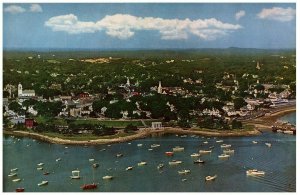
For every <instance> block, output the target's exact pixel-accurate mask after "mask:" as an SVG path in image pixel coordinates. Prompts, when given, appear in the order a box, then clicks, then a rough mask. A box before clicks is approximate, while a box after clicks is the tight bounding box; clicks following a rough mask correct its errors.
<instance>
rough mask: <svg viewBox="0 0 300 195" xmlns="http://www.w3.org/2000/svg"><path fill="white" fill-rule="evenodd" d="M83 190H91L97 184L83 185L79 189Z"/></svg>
mask: <svg viewBox="0 0 300 195" xmlns="http://www.w3.org/2000/svg"><path fill="white" fill-rule="evenodd" d="M80 188H81V189H83V190H91V189H95V188H97V184H95V183H92V184H84V185H83V186H81V187H80Z"/></svg>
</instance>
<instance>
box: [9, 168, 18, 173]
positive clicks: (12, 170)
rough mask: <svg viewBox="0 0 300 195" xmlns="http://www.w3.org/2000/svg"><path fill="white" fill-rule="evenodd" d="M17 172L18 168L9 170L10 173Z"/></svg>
mask: <svg viewBox="0 0 300 195" xmlns="http://www.w3.org/2000/svg"><path fill="white" fill-rule="evenodd" d="M17 170H18V168H14V169H11V170H10V172H15V171H17Z"/></svg>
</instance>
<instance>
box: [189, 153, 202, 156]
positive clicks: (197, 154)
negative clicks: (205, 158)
mask: <svg viewBox="0 0 300 195" xmlns="http://www.w3.org/2000/svg"><path fill="white" fill-rule="evenodd" d="M199 156H200V154H199V153H193V154H191V157H199Z"/></svg>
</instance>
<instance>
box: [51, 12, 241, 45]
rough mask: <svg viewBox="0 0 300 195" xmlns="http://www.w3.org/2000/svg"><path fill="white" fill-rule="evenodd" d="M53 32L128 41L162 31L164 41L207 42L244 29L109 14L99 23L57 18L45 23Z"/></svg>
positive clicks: (72, 17) (212, 21)
mask: <svg viewBox="0 0 300 195" xmlns="http://www.w3.org/2000/svg"><path fill="white" fill-rule="evenodd" d="M45 26H47V27H50V28H51V29H52V30H53V31H63V32H67V33H69V34H79V33H94V32H96V31H105V33H106V34H107V35H108V36H111V37H115V38H118V39H128V38H131V37H133V36H134V35H135V32H136V31H158V32H159V33H160V35H161V39H163V40H181V39H188V37H189V36H190V35H194V36H197V37H199V38H200V39H203V40H215V39H217V38H219V37H222V36H226V35H228V34H229V33H231V32H233V31H236V30H238V29H240V28H242V26H240V25H235V24H229V23H223V22H222V21H219V20H217V19H215V18H210V19H198V20H190V19H188V18H187V19H184V20H181V19H163V18H154V17H136V16H132V15H128V14H115V15H107V16H105V17H104V18H102V19H101V20H99V21H97V22H82V21H79V20H78V18H77V16H75V15H73V14H69V15H62V16H55V17H52V18H50V19H49V20H48V21H46V22H45Z"/></svg>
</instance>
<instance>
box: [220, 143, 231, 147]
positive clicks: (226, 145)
mask: <svg viewBox="0 0 300 195" xmlns="http://www.w3.org/2000/svg"><path fill="white" fill-rule="evenodd" d="M230 147H231V145H230V144H222V145H221V148H230Z"/></svg>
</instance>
